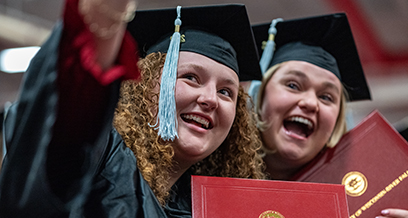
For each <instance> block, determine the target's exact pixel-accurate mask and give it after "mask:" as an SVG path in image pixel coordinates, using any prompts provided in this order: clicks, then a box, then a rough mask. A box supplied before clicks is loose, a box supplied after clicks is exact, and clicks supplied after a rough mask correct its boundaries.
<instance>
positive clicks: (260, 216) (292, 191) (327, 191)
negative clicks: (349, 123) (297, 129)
mask: <svg viewBox="0 0 408 218" xmlns="http://www.w3.org/2000/svg"><path fill="white" fill-rule="evenodd" d="M191 189H192V206H193V218H217V217H222V218H225V217H245V218H266V217H274V218H298V217H321V218H328V217H330V218H348V216H349V214H348V209H347V199H346V193H345V190H344V186H343V185H338V184H317V183H300V182H283V181H272V180H254V179H236V178H225V177H206V176H193V177H192V179H191Z"/></svg>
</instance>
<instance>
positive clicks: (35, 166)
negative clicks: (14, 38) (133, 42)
mask: <svg viewBox="0 0 408 218" xmlns="http://www.w3.org/2000/svg"><path fill="white" fill-rule="evenodd" d="M62 29H63V27H62V24H61V23H60V24H58V25H57V26H56V28H55V29H54V31H53V33H52V35H51V36H50V38H49V39H48V40H47V42H46V43H45V44H44V45H43V46H42V48H41V50H40V51H39V52H38V54H37V55H36V57H35V58H34V59H33V61H32V63H31V66H30V68H29V70H28V71H27V73H26V74H25V78H24V83H23V87H22V90H21V93H20V97H19V100H18V101H17V102H16V104H14V105H13V106H11V107H10V109H9V110H8V111H7V112H6V118H5V123H4V124H5V125H4V126H5V129H4V132H3V133H4V137H5V138H4V139H5V141H6V147H7V155H6V157H5V160H4V164H3V168H2V169H1V174H0V217H2V218H4V217H13V218H15V217H191V196H190V195H191V194H190V175H189V174H188V173H186V174H185V175H183V176H182V177H181V178H180V179H179V180H178V181H177V182H176V184H175V185H174V186H173V187H172V192H171V196H170V201H169V203H168V204H167V205H166V207H165V208H164V209H163V208H162V207H161V206H160V204H159V203H158V202H157V199H156V197H155V196H154V194H153V192H152V190H151V189H150V187H149V186H148V184H147V183H146V181H145V180H144V179H143V177H142V175H141V173H140V171H139V170H138V168H137V167H136V158H135V156H134V155H133V153H132V151H131V150H130V149H129V148H127V147H126V146H125V144H124V142H123V141H122V139H121V137H120V135H119V134H118V133H117V132H116V131H115V130H114V129H113V128H112V119H113V112H114V108H115V106H116V103H117V99H118V96H119V87H120V83H119V81H117V82H115V83H113V84H111V85H110V86H109V89H110V93H111V95H110V96H109V100H108V102H109V104H108V106H107V107H106V108H101V110H103V111H104V113H103V126H102V127H101V128H99V129H98V132H97V133H95V134H94V135H95V136H96V137H95V138H94V140H91V141H90V142H83V143H82V144H80V145H79V146H77V147H78V148H80V152H78V154H79V155H80V156H81V157H83V159H81V160H83V161H82V162H81V165H80V167H78V169H77V170H78V171H79V174H78V175H80V176H78V177H75V179H74V180H73V181H71V183H70V186H69V192H67V193H68V194H67V195H66V196H65V197H64V199H62V198H61V197H60V196H59V195H58V194H56V193H55V190H56V189H55V187H58V186H54V188H51V186H50V180H49V177H48V174H47V163H48V164H50V163H49V162H47V160H48V161H50V160H52V163H51V164H50V165H51V166H52V165H53V164H55V165H56V166H59V165H61V164H62V165H63V164H65V163H67V162H71V161H70V159H69V156H68V159H67V160H65V161H66V162H64V161H58V158H53V159H50V157H49V152H48V151H49V150H48V147H49V146H50V142H51V141H52V140H53V136H54V135H55V132H54V131H55V130H54V124H55V120H56V119H57V104H58V98H59V95H58V93H57V92H58V91H57V90H58V89H57V85H56V79H57V61H58V46H59V40H60V37H61V32H62ZM61 135H63V133H62V134H61ZM54 138H55V137H54ZM67 154H68V155H69V154H71V153H69V152H68V153H67ZM66 156H67V155H64V156H61V157H64V158H66ZM75 161H76V157H72V162H75ZM70 166H71V165H69V167H70ZM67 169H68V168H67ZM70 170H71V169H70ZM62 173H64V172H62ZM67 178H70V177H67Z"/></svg>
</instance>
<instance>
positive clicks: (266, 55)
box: [259, 18, 283, 75]
mask: <svg viewBox="0 0 408 218" xmlns="http://www.w3.org/2000/svg"><path fill="white" fill-rule="evenodd" d="M281 21H283V19H282V18H277V19H274V20H272V23H271V26H270V27H269V30H268V34H269V38H268V41H267V42H266V45H265V48H264V50H263V53H262V57H261V60H260V61H259V65H260V66H261V71H262V75H263V74H265V72H266V71H267V70H268V67H269V64H270V63H271V61H272V58H273V53H274V51H275V41H274V40H275V35H276V24H277V23H278V22H281Z"/></svg>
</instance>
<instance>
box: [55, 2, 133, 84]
mask: <svg viewBox="0 0 408 218" xmlns="http://www.w3.org/2000/svg"><path fill="white" fill-rule="evenodd" d="M93 37H94V36H93V34H92V33H91V32H90V31H89V30H88V28H87V26H86V24H85V23H84V22H83V20H82V16H81V15H80V14H79V12H78V0H67V1H66V6H65V10H64V40H62V41H61V49H60V60H61V62H60V73H63V74H64V73H67V72H66V70H65V69H70V68H72V67H75V70H76V72H78V71H80V72H78V73H88V74H91V75H92V76H93V77H94V78H95V79H96V80H97V81H98V82H99V83H100V84H101V85H107V84H110V83H112V82H113V81H115V80H117V79H139V76H140V74H139V71H138V68H137V60H138V57H137V45H136V42H135V41H134V39H133V38H132V36H131V35H130V34H129V33H128V32H126V34H125V37H124V39H123V42H122V46H121V48H120V51H119V55H118V59H117V62H116V65H115V66H113V67H112V68H111V69H109V70H107V71H106V72H103V71H102V69H101V67H100V66H99V65H98V64H97V63H96V61H95V42H94V41H93ZM73 65H74V66H73ZM71 82H72V81H71ZM71 85H73V84H71Z"/></svg>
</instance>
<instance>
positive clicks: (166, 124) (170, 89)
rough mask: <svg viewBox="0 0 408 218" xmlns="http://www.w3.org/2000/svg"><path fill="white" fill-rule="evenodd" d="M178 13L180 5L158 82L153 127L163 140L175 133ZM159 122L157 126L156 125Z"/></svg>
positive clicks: (178, 44) (178, 46)
mask: <svg viewBox="0 0 408 218" xmlns="http://www.w3.org/2000/svg"><path fill="white" fill-rule="evenodd" d="M180 13H181V6H178V7H177V19H176V20H175V21H174V25H175V31H174V33H173V36H172V37H171V41H170V45H169V49H168V50H167V55H166V61H165V62H164V66H163V73H162V78H161V84H160V97H159V112H158V114H157V120H156V124H155V125H154V126H156V128H155V129H158V130H159V131H158V134H159V136H160V137H161V138H162V139H163V140H166V141H167V140H171V141H173V140H174V139H175V137H177V138H178V134H177V127H178V124H177V111H176V100H175V96H174V91H175V86H176V79H177V63H178V59H179V50H180V26H181V20H180ZM157 124H159V127H157Z"/></svg>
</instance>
